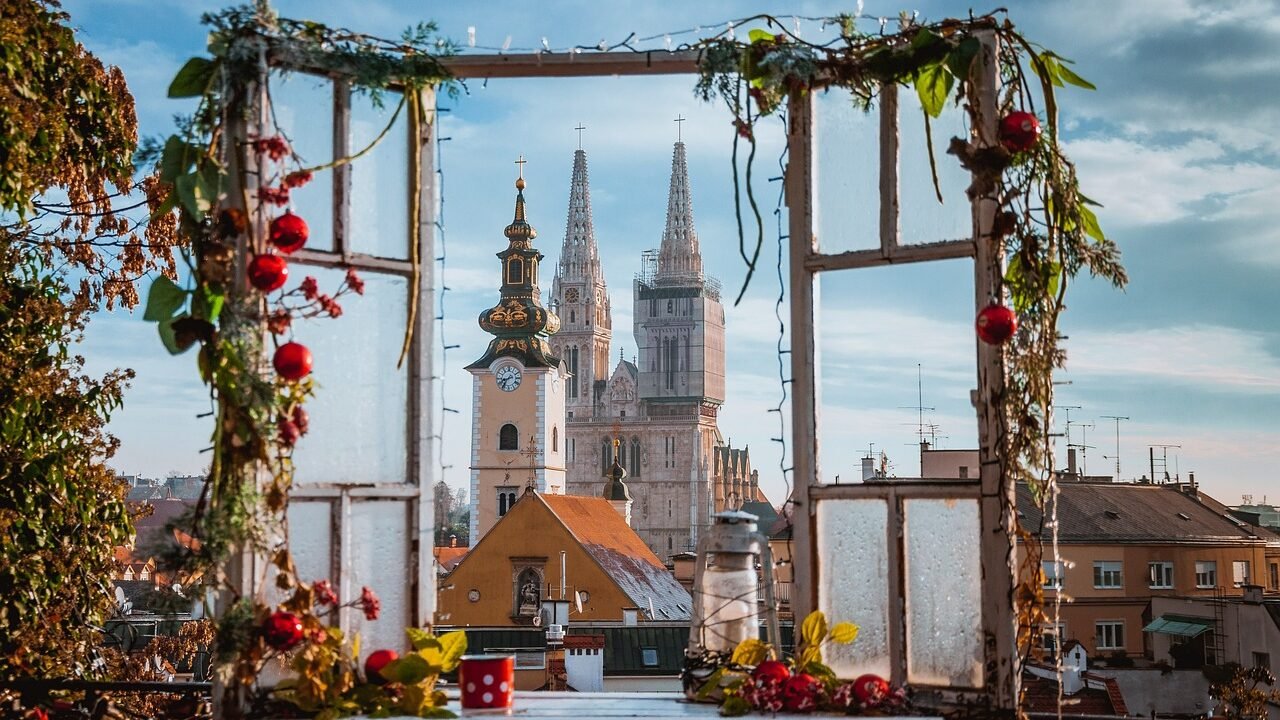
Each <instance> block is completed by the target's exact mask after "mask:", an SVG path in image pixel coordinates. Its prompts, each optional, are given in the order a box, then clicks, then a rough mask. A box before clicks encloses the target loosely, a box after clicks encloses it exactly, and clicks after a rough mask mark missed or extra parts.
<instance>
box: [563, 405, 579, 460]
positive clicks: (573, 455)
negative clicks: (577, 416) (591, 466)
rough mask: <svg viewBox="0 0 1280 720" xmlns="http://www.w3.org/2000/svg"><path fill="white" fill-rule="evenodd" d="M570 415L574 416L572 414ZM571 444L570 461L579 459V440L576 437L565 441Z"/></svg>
mask: <svg viewBox="0 0 1280 720" xmlns="http://www.w3.org/2000/svg"><path fill="white" fill-rule="evenodd" d="M569 417H573V416H572V415H570V416H569ZM565 442H566V443H567V444H568V446H569V462H573V461H574V460H577V459H578V441H577V439H576V438H569V439H568V440H566V441H565Z"/></svg>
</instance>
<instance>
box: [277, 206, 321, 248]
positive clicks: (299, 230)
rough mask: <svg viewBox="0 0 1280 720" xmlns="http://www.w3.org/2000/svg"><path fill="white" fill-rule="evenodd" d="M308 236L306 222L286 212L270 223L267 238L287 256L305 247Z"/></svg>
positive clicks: (309, 232)
mask: <svg viewBox="0 0 1280 720" xmlns="http://www.w3.org/2000/svg"><path fill="white" fill-rule="evenodd" d="M310 234H311V231H310V230H308V229H307V221H306V220H303V219H302V218H300V217H298V216H297V215H294V214H293V212H292V211H288V210H286V211H285V213H284V214H283V215H281V216H280V217H278V218H276V219H275V220H272V221H271V228H270V233H269V235H268V237H269V239H270V240H271V244H272V245H275V246H276V247H277V248H279V249H280V252H282V253H285V254H288V253H291V252H293V251H294V250H297V249H298V248H300V247H302V246H303V245H306V244H307V237H309V236H310Z"/></svg>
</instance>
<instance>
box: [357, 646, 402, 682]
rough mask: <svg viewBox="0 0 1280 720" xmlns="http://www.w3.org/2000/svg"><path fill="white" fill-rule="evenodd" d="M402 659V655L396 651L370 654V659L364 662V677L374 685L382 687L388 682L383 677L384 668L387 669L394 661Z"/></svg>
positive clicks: (381, 651) (379, 651) (378, 651)
mask: <svg viewBox="0 0 1280 720" xmlns="http://www.w3.org/2000/svg"><path fill="white" fill-rule="evenodd" d="M399 657H400V653H397V652H396V651H395V650H375V651H373V652H372V653H370V654H369V658H368V659H367V660H365V661H364V676H365V679H367V680H368V681H369V682H371V683H373V684H374V685H381V684H383V683H385V682H386V681H387V679H386V678H384V677H382V668H384V667H386V666H387V664H388V663H390V662H391V661H392V660H396V659H398V658H399Z"/></svg>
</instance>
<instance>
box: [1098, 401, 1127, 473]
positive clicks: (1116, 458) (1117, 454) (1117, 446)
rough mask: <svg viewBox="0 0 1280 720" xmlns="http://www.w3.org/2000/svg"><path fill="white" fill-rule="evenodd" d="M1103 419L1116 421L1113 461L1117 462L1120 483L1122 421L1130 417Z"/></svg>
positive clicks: (1111, 416)
mask: <svg viewBox="0 0 1280 720" xmlns="http://www.w3.org/2000/svg"><path fill="white" fill-rule="evenodd" d="M1102 417H1104V418H1106V419H1107V420H1115V421H1116V454H1115V457H1114V458H1112V459H1114V460H1115V461H1116V481H1117V482H1119V481H1120V421H1121V420H1128V419H1129V416H1128V415H1103V416H1102ZM1102 457H1104V458H1105V457H1107V456H1106V455H1103V456H1102Z"/></svg>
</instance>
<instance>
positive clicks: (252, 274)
mask: <svg viewBox="0 0 1280 720" xmlns="http://www.w3.org/2000/svg"><path fill="white" fill-rule="evenodd" d="M288 279H289V264H288V263H287V262H285V260H284V258H282V257H280V256H279V255H276V254H275V253H263V254H261V255H254V256H253V259H252V260H250V261H249V284H250V285H252V286H254V287H255V288H257V289H258V290H261V291H262V292H271V291H272V290H276V289H279V288H280V287H282V286H283V285H284V284H285V281H287V280H288Z"/></svg>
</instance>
